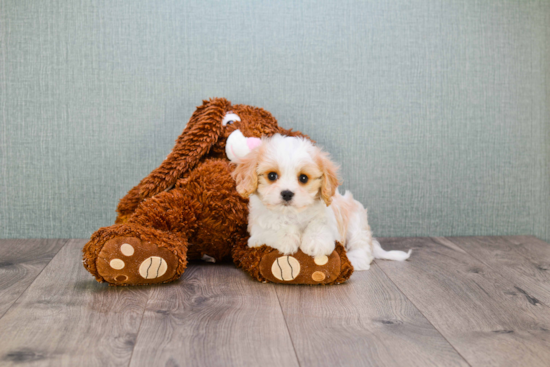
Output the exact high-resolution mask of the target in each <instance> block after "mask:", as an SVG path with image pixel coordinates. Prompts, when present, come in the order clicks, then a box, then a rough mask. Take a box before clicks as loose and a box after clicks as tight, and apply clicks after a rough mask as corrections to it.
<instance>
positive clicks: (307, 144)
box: [233, 134, 411, 270]
mask: <svg viewBox="0 0 550 367" xmlns="http://www.w3.org/2000/svg"><path fill="white" fill-rule="evenodd" d="M233 177H234V178H235V181H236V183H237V191H238V192H239V193H240V194H241V195H242V196H243V197H248V198H250V203H249V210H250V214H249V217H248V231H249V233H250V239H249V240H248V246H250V247H256V246H261V245H264V244H265V245H268V246H270V247H273V248H275V249H277V250H279V251H280V252H282V253H283V254H285V255H290V254H293V253H295V252H296V251H298V249H301V250H302V251H303V252H304V253H306V254H308V255H310V256H320V255H330V254H331V253H332V251H334V247H335V241H339V242H340V243H342V244H344V246H345V248H346V251H347V256H348V258H349V259H350V261H351V263H352V265H353V267H354V268H355V270H367V269H369V268H370V263H371V262H372V260H373V259H375V258H377V259H387V260H399V261H403V260H406V259H408V258H409V256H410V253H411V251H409V252H408V253H406V252H403V251H384V250H383V249H382V247H381V246H380V243H378V241H376V240H375V239H374V238H373V237H372V232H371V229H370V226H369V224H368V220H367V211H366V210H365V208H364V207H363V205H361V203H360V202H358V201H357V200H354V199H353V196H352V195H351V193H350V192H349V191H346V193H345V194H344V195H340V193H339V192H338V191H337V187H338V176H337V167H336V165H335V164H334V163H333V162H332V161H331V160H330V158H329V155H328V154H327V153H326V152H323V151H322V150H321V149H320V148H319V147H317V146H315V145H313V144H312V143H311V141H309V140H307V139H303V138H298V137H288V136H281V135H279V134H277V135H274V136H273V137H271V138H263V139H262V144H261V145H259V146H258V147H256V148H255V149H253V150H252V151H251V152H250V153H249V154H247V155H246V156H244V157H242V158H241V159H240V163H239V164H238V165H237V167H236V169H235V171H234V172H233Z"/></svg>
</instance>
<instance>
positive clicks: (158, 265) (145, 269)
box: [139, 256, 168, 279]
mask: <svg viewBox="0 0 550 367" xmlns="http://www.w3.org/2000/svg"><path fill="white" fill-rule="evenodd" d="M166 270H168V264H166V261H165V260H164V259H163V258H162V257H159V256H151V257H149V258H147V259H145V260H144V261H143V262H142V263H141V265H140V266H139V275H141V277H142V278H144V279H155V278H158V277H161V276H163V275H164V273H166Z"/></svg>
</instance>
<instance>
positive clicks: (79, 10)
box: [0, 0, 550, 240]
mask: <svg viewBox="0 0 550 367" xmlns="http://www.w3.org/2000/svg"><path fill="white" fill-rule="evenodd" d="M549 25H550V2H548V1H504V0H502V1H496V0H491V1H488V0H483V1H482V0H478V1H476V0H465V1H449V0H440V1H433V0H419V1H382V0H380V1H374V2H363V1H342V0H338V1H331V2H327V1H303V2H294V1H280V2H279V1H264V2H259V1H254V0H247V1H215V2H214V1H200V2H199V1H176V0H171V1H86V0H78V1H69V0H67V1H40V2H38V1H23V0H17V1H14V0H1V1H0V32H1V38H0V42H1V43H0V47H1V53H0V57H1V58H0V110H1V114H0V175H1V177H0V237H8V238H9V237H87V236H89V235H90V234H91V233H92V232H93V231H94V230H95V229H97V228H98V227H101V226H105V225H109V224H110V223H112V222H113V220H114V218H115V211H114V210H115V207H116V204H117V202H118V199H119V198H120V197H122V196H123V195H124V193H125V192H126V191H127V190H128V189H130V188H131V187H132V186H133V185H134V184H136V183H137V182H138V181H139V180H140V179H141V178H142V177H143V176H144V175H146V174H147V173H149V172H150V171H151V170H152V169H153V168H154V167H156V166H157V165H158V164H159V163H160V162H161V161H162V160H163V158H164V157H165V156H166V155H167V153H168V152H169V150H170V149H171V147H172V146H173V142H174V140H175V138H176V137H177V136H178V135H179V133H180V132H181V131H182V129H183V128H184V126H185V123H186V122H187V120H188V118H189V116H190V115H191V113H192V112H193V110H194V106H196V105H198V104H200V103H201V100H202V99H204V98H208V97H212V96H225V97H227V98H228V99H230V100H231V101H233V102H234V103H247V104H252V105H257V106H262V107H265V108H266V109H268V110H269V111H271V112H272V113H273V114H274V115H275V116H276V117H277V118H278V119H279V122H280V123H281V125H283V126H285V127H295V128H297V129H300V130H303V131H304V132H306V133H308V134H310V135H311V136H312V137H313V138H315V139H316V140H317V141H318V142H319V143H321V144H322V145H323V146H325V147H326V148H327V149H328V150H329V151H330V152H331V153H332V154H333V156H334V157H335V159H336V160H337V161H339V162H340V163H341V164H342V176H343V178H344V181H345V184H344V187H345V188H346V189H351V190H352V191H353V192H354V194H355V196H356V197H357V198H359V199H360V200H361V201H363V202H364V203H365V204H366V205H367V206H368V207H369V208H370V218H371V224H372V226H373V229H374V231H375V234H376V235H378V236H417V235H474V234H475V235H495V234H503V235H504V234H535V235H537V236H539V237H541V238H543V239H545V240H550V107H549V106H550V27H549Z"/></svg>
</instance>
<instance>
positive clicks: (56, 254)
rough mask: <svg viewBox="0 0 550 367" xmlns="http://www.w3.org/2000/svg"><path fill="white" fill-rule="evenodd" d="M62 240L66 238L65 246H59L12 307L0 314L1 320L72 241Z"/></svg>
mask: <svg viewBox="0 0 550 367" xmlns="http://www.w3.org/2000/svg"><path fill="white" fill-rule="evenodd" d="M61 240H64V241H65V243H64V244H63V246H61V247H60V248H59V250H57V252H56V253H55V255H53V256H52V258H51V259H50V261H48V263H47V264H46V265H44V267H43V268H42V269H41V270H40V271H39V272H38V274H36V276H35V277H34V279H33V280H32V282H30V283H29V285H28V286H27V287H26V288H25V290H24V291H23V292H21V294H20V295H19V296H18V297H17V298H16V299H15V300H14V301H13V303H12V304H11V305H10V307H8V308H7V309H6V311H5V312H4V313H3V314H2V315H0V320H1V319H2V318H3V317H4V316H6V314H7V313H8V312H9V311H10V310H11V309H12V307H13V305H15V304H16V303H17V301H19V298H21V297H22V296H23V295H24V294H25V293H26V292H27V290H28V289H29V288H30V287H31V285H33V284H34V282H36V279H38V277H40V275H41V274H42V272H43V271H44V269H46V268H47V267H48V265H50V263H51V262H52V261H53V259H54V258H55V257H56V256H58V255H59V253H60V252H61V250H63V249H64V248H65V246H67V244H68V243H70V242H71V240H70V239H61Z"/></svg>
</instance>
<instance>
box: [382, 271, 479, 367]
mask: <svg viewBox="0 0 550 367" xmlns="http://www.w3.org/2000/svg"><path fill="white" fill-rule="evenodd" d="M375 265H376V266H377V267H378V269H380V270H381V271H382V273H383V274H384V275H385V276H386V278H388V280H389V281H390V282H392V283H393V285H395V286H396V287H397V289H398V290H399V292H401V294H402V295H403V297H405V298H406V299H408V300H409V302H411V304H412V305H413V306H414V308H416V310H417V311H418V312H419V313H420V314H421V315H422V316H424V318H425V319H426V320H427V321H428V322H429V323H430V325H432V327H433V328H434V330H436V331H437V332H438V333H439V335H441V337H442V338H443V339H444V340H445V341H446V342H447V343H448V344H449V345H450V346H451V348H453V350H454V351H455V352H456V353H457V354H458V355H459V356H460V358H462V359H463V360H464V362H465V363H466V364H467V365H468V366H470V367H471V366H472V364H471V363H470V362H469V361H468V360H467V359H466V358H465V357H464V356H463V355H462V353H460V352H459V351H458V350H457V349H456V348H455V346H454V345H453V343H451V342H450V341H449V339H447V337H446V336H445V335H443V333H442V332H441V330H439V329H438V328H437V327H436V326H435V325H434V324H433V323H432V320H430V319H429V318H428V317H427V316H426V315H425V314H424V312H422V311H421V310H420V309H419V308H418V306H417V305H416V303H414V302H413V300H411V299H410V298H409V297H408V296H407V295H406V294H405V292H403V291H402V290H401V288H400V287H399V286H398V285H397V284H396V283H395V282H394V281H393V280H392V278H391V277H390V276H389V275H388V274H387V273H386V272H385V271H384V269H382V267H381V266H378V264H376V262H375Z"/></svg>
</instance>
